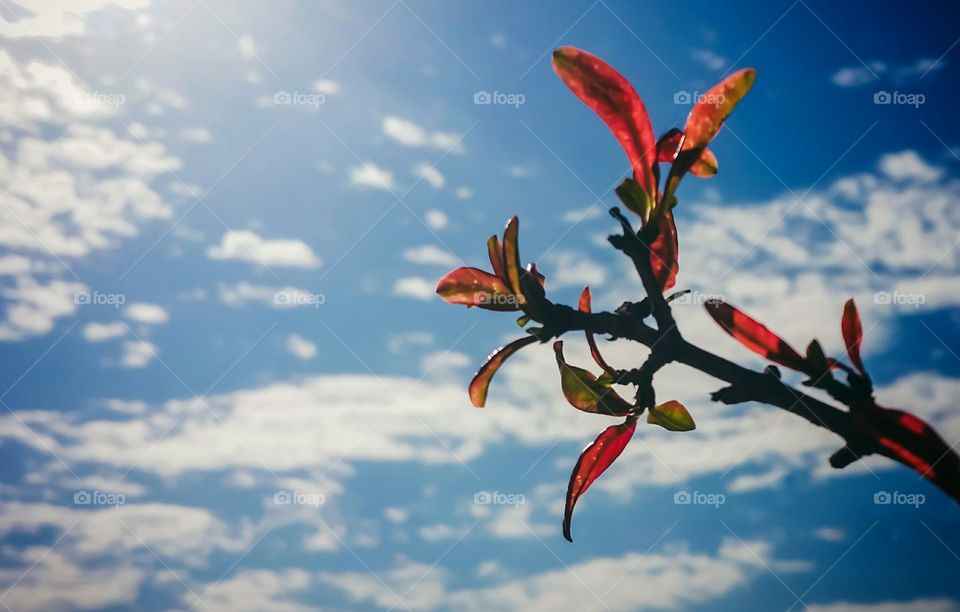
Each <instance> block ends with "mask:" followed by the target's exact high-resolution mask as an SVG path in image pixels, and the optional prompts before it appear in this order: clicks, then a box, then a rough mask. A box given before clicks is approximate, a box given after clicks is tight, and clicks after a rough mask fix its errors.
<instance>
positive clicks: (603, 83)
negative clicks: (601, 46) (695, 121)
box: [553, 47, 657, 202]
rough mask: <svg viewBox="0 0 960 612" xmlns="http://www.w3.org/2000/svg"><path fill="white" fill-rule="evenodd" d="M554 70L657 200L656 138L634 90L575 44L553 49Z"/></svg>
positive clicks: (622, 78) (593, 56) (600, 61)
mask: <svg viewBox="0 0 960 612" xmlns="http://www.w3.org/2000/svg"><path fill="white" fill-rule="evenodd" d="M553 69H554V71H556V73H557V75H558V76H559V77H560V79H561V80H563V82H564V83H565V84H566V85H567V87H569V88H570V90H571V91H573V93H574V94H575V95H576V96H577V97H578V98H580V100H581V101H582V102H583V103H584V104H586V105H587V106H589V107H590V109H591V110H593V112H595V113H596V114H597V115H599V116H600V118H601V119H603V121H604V122H605V123H606V124H607V127H608V128H610V131H611V132H613V135H614V136H615V137H616V139H617V142H619V143H620V146H621V147H623V150H624V151H625V152H626V153H627V157H628V158H629V160H630V164H631V165H632V166H633V174H634V178H635V179H636V181H637V183H639V184H640V186H641V187H642V188H643V191H644V192H646V194H647V195H648V196H649V197H650V199H651V200H652V201H654V202H656V200H657V197H656V196H657V181H656V175H655V174H654V165H655V164H656V150H657V145H656V139H655V138H654V135H653V126H651V125H650V117H649V116H648V115H647V109H646V108H645V107H644V105H643V101H642V100H641V99H640V96H639V95H637V92H636V91H635V90H634V89H633V87H632V86H631V85H630V83H629V82H628V81H627V80H626V79H625V78H624V77H623V75H621V74H620V73H619V72H617V71H616V70H614V69H613V68H612V67H611V66H610V65H609V64H607V63H606V62H604V61H603V60H602V59H600V58H599V57H596V56H595V55H591V54H589V53H587V52H586V51H581V50H580V49H577V48H575V47H561V48H559V49H557V50H556V51H554V52H553Z"/></svg>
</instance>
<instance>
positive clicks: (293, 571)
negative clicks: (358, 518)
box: [183, 568, 320, 612]
mask: <svg viewBox="0 0 960 612" xmlns="http://www.w3.org/2000/svg"><path fill="white" fill-rule="evenodd" d="M310 583H311V576H310V574H309V573H308V572H306V571H305V570H302V569H300V568H288V569H283V570H279V571H271V570H261V569H244V570H240V571H237V572H236V574H234V575H232V576H231V577H229V578H227V579H225V580H218V581H215V582H210V583H207V584H205V585H201V587H200V588H199V590H197V589H194V592H193V593H191V592H187V593H185V594H184V596H183V605H184V606H186V607H189V608H194V607H195V608H196V609H201V610H202V609H209V610H237V611H238V612H256V611H257V610H276V612H297V611H298V610H319V609H320V608H316V607H313V606H309V605H305V604H303V603H301V602H299V601H296V600H292V599H290V597H291V595H293V594H297V593H302V592H303V591H306V590H307V589H308V588H309V587H310ZM198 594H202V598H201V597H198Z"/></svg>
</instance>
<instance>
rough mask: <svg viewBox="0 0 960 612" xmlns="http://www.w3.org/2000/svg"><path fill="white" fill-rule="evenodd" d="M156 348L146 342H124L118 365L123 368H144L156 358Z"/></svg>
mask: <svg viewBox="0 0 960 612" xmlns="http://www.w3.org/2000/svg"><path fill="white" fill-rule="evenodd" d="M157 352H158V350H157V347H156V345H155V344H153V343H152V342H148V341H146V340H124V342H123V356H122V357H121V358H120V365H121V366H122V367H124V368H131V369H132V368H144V367H146V366H147V364H149V363H150V362H151V361H153V359H154V358H155V357H156V356H157Z"/></svg>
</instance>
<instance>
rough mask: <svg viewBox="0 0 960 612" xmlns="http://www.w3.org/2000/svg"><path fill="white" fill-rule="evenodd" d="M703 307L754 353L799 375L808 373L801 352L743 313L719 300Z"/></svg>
mask: <svg viewBox="0 0 960 612" xmlns="http://www.w3.org/2000/svg"><path fill="white" fill-rule="evenodd" d="M704 308H706V309H707V312H708V313H710V316H711V317H713V320H714V321H716V322H717V323H718V324H719V325H720V327H722V328H723V329H724V331H726V332H727V333H728V334H730V335H731V336H733V337H734V338H736V339H737V340H739V341H740V344H742V345H744V346H745V347H747V348H748V349H750V350H751V351H753V352H754V353H756V354H758V355H760V356H761V357H764V358H766V359H769V360H770V361H774V362H776V363H779V364H780V365H782V366H786V367H788V368H792V369H794V370H798V371H800V372H804V371H806V360H805V359H804V358H803V357H801V356H800V353H798V352H797V351H796V350H795V349H794V348H793V347H792V346H790V345H789V344H787V343H786V341H784V340H783V339H782V338H780V336H778V335H776V334H775V333H773V332H772V331H770V330H769V329H767V328H766V327H764V326H763V325H762V324H761V323H759V322H757V321H755V320H753V319H751V318H750V317H749V316H747V315H746V314H744V313H743V312H741V311H740V310H737V309H736V308H734V307H733V306H731V305H730V304H727V303H726V302H723V301H720V300H710V301H708V302H707V303H705V304H704Z"/></svg>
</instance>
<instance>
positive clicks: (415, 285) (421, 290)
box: [393, 276, 436, 302]
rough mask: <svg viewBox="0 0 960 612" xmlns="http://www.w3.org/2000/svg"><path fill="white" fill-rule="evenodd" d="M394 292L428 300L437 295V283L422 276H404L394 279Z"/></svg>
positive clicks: (398, 294)
mask: <svg viewBox="0 0 960 612" xmlns="http://www.w3.org/2000/svg"><path fill="white" fill-rule="evenodd" d="M393 294H394V295H396V296H399V297H409V298H413V299H415V300H423V301H425V302H426V301H429V300H432V299H433V298H434V297H436V283H431V282H430V281H428V280H427V279H425V278H422V277H420V276H404V277H403V278H398V279H397V280H396V281H394V283H393Z"/></svg>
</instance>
